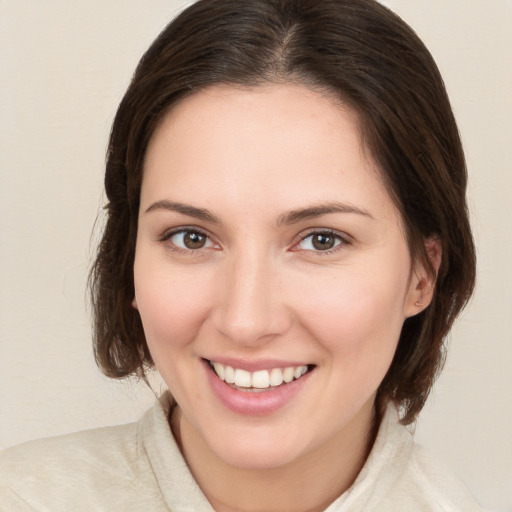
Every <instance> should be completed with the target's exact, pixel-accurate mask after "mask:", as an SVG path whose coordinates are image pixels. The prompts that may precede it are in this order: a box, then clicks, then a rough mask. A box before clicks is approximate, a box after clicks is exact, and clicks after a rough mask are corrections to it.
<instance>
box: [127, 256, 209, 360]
mask: <svg viewBox="0 0 512 512" xmlns="http://www.w3.org/2000/svg"><path fill="white" fill-rule="evenodd" d="M134 274H135V294H136V297H137V304H138V310H139V313H140V315H141V319H142V324H143V326H144V331H145V334H146V339H147V342H148V346H149V348H150V351H151V353H152V354H153V355H154V356H155V355H156V354H157V353H160V352H164V351H171V350H173V348H176V347H178V346H184V345H187V344H188V343H189V342H191V341H192V340H193V339H194V337H195V335H196V333H197V331H198V330H199V329H200V327H201V325H202V323H203V321H204V318H205V316H206V315H207V310H208V306H207V304H208V298H207V293H206V292H207V288H208V287H207V286H205V281H204V279H201V276H199V275H198V274H197V272H196V274H194V273H193V272H192V273H191V272H186V271H183V270H182V271H181V272H176V271H173V269H171V268H169V269H165V270H163V269H162V268H161V267H158V266H157V265H152V264H151V263H149V264H147V265H145V264H143V262H142V261H141V262H140V264H138V262H137V260H136V264H135V268H134ZM155 362H156V361H155Z"/></svg>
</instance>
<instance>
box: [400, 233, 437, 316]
mask: <svg viewBox="0 0 512 512" xmlns="http://www.w3.org/2000/svg"><path fill="white" fill-rule="evenodd" d="M424 243H425V256H426V257H427V258H428V263H427V261H424V260H422V261H417V262H416V264H415V266H414V269H413V274H412V278H411V284H410V289H409V297H408V300H407V304H406V311H405V315H406V318H409V317H411V316H414V315H417V314H418V313H421V312H422V311H423V310H425V309H426V308H427V307H428V306H429V305H430V303H431V302H432V297H433V296H434V290H435V285H436V278H437V274H438V273H439V267H440V266H441V259H442V245H441V239H440V238H439V237H438V236H431V237H429V238H426V239H425V242H424Z"/></svg>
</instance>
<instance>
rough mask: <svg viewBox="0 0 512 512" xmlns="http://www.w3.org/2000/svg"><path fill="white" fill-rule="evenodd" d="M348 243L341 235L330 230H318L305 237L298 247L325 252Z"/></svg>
mask: <svg viewBox="0 0 512 512" xmlns="http://www.w3.org/2000/svg"><path fill="white" fill-rule="evenodd" d="M342 243H346V242H345V241H344V240H343V239H342V237H341V236H340V235H337V234H336V233H331V232H329V231H318V232H316V233H311V234H310V235H308V236H306V237H304V238H303V239H302V240H301V242H300V244H299V245H298V248H299V249H301V250H307V251H314V252H325V251H329V250H330V249H334V248H335V247H337V246H338V245H341V244H342Z"/></svg>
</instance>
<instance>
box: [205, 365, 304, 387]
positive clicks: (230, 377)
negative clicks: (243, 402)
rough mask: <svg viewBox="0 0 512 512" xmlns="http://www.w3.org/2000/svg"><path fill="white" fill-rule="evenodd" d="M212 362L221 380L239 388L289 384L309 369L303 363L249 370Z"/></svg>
mask: <svg viewBox="0 0 512 512" xmlns="http://www.w3.org/2000/svg"><path fill="white" fill-rule="evenodd" d="M210 363H211V365H212V366H213V369H214V370H215V373H216V374H217V375H218V377H219V378H220V379H221V380H223V381H225V382H226V383H227V384H234V385H235V386H236V387H237V388H246V389H247V390H250V389H253V390H256V389H267V388H269V387H276V386H280V385H281V384H283V383H286V384H288V383H289V382H291V381H292V380H294V379H300V378H301V377H302V376H303V375H304V374H305V373H306V372H307V371H308V367H307V366H305V365H302V366H288V367H286V368H272V369H271V370H258V371H256V372H248V371H247V370H242V369H240V368H233V367H231V366H227V365H226V366H224V365H223V364H222V363H218V362H214V361H211V362H210Z"/></svg>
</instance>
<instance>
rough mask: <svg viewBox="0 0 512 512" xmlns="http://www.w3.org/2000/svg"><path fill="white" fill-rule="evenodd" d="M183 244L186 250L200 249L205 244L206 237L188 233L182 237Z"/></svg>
mask: <svg viewBox="0 0 512 512" xmlns="http://www.w3.org/2000/svg"><path fill="white" fill-rule="evenodd" d="M183 244H184V245H185V247H186V248H187V249H202V248H203V247H204V246H205V244H206V237H205V236H204V235H203V234H201V233H196V232H194V231H188V232H187V233H185V234H184V236H183Z"/></svg>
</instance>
